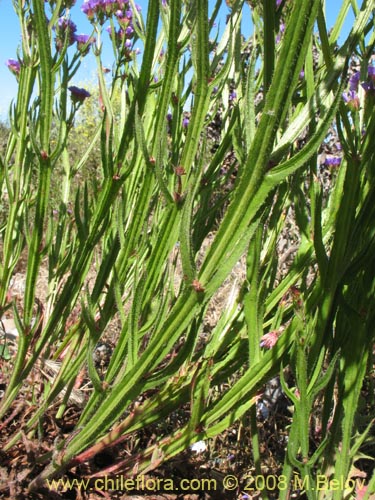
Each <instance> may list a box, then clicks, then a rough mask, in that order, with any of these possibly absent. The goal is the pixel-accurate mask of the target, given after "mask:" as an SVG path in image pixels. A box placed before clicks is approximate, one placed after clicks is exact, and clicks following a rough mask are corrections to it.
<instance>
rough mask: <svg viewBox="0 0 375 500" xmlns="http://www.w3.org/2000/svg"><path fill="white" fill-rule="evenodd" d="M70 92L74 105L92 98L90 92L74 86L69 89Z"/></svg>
mask: <svg viewBox="0 0 375 500" xmlns="http://www.w3.org/2000/svg"><path fill="white" fill-rule="evenodd" d="M68 90H70V97H71V99H72V101H73V102H74V103H82V102H83V101H84V100H85V99H87V98H88V97H91V94H90V92H88V91H87V90H85V89H81V88H79V87H75V86H74V85H72V86H71V87H68Z"/></svg>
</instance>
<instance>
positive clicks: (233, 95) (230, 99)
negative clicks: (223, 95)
mask: <svg viewBox="0 0 375 500" xmlns="http://www.w3.org/2000/svg"><path fill="white" fill-rule="evenodd" d="M236 98H237V93H236V91H235V90H232V92H231V93H230V94H229V102H233V101H235V100H236Z"/></svg>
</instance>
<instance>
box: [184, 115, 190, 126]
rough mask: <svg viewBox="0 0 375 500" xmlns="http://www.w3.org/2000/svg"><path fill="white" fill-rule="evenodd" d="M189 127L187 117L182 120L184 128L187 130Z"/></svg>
mask: <svg viewBox="0 0 375 500" xmlns="http://www.w3.org/2000/svg"><path fill="white" fill-rule="evenodd" d="M188 125H189V118H187V117H186V116H185V118H184V119H183V120H182V127H183V128H187V127H188Z"/></svg>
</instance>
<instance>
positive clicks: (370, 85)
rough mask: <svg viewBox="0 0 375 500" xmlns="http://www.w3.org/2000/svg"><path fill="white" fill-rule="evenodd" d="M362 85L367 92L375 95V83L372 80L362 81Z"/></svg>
mask: <svg viewBox="0 0 375 500" xmlns="http://www.w3.org/2000/svg"><path fill="white" fill-rule="evenodd" d="M361 87H362V88H363V89H364V91H365V92H366V94H370V95H375V84H374V82H373V81H372V80H371V82H363V83H361Z"/></svg>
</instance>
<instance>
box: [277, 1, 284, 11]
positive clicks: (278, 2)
mask: <svg viewBox="0 0 375 500" xmlns="http://www.w3.org/2000/svg"><path fill="white" fill-rule="evenodd" d="M282 1H283V0H276V8H277V9H278V8H279V7H280V5H281V2H282Z"/></svg>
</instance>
